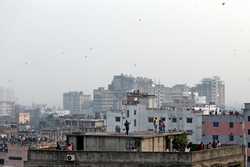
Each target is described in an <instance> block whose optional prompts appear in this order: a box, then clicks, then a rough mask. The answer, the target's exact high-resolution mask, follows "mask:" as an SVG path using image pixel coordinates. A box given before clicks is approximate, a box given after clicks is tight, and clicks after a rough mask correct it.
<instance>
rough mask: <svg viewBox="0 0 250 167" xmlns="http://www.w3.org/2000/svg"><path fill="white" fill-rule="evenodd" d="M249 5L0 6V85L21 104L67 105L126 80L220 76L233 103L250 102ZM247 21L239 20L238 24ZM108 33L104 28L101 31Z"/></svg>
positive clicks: (12, 3) (110, 0)
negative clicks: (71, 94)
mask: <svg viewBox="0 0 250 167" xmlns="http://www.w3.org/2000/svg"><path fill="white" fill-rule="evenodd" d="M249 6H250V2H248V1H237V2H236V1H230V2H229V1H228V2H226V3H225V4H224V5H222V3H221V2H220V1H207V2H199V1H189V2H187V1H184V0H180V1H161V0H158V1H157V2H145V1H142V0H137V1H127V2H118V1H114V0H108V1H105V2H99V1H95V0H91V1H90V0H87V1H83V2H79V1H73V2H69V1H66V0H60V1H59V0H55V1H53V2H51V1H46V0H45V1H44V0H37V1H32V2H31V1H25V2H24V1H17V0H15V1H7V0H3V1H1V2H0V19H1V20H2V22H1V26H0V36H1V39H0V57H1V59H2V60H4V61H1V62H0V75H1V78H0V85H1V86H7V87H11V88H14V90H15V93H16V95H17V97H18V99H19V100H18V101H19V102H20V103H25V104H31V103H32V102H38V103H47V104H50V105H60V106H62V98H61V95H62V93H63V92H65V91H69V90H82V91H83V92H85V93H87V94H92V90H93V89H95V88H97V87H102V86H106V85H107V84H108V83H110V80H111V79H112V76H113V75H115V74H120V73H127V74H132V75H134V76H145V77H148V78H152V79H153V80H156V81H158V80H161V83H163V84H165V85H166V86H172V85H174V84H178V83H187V84H188V85H193V84H195V83H198V82H199V81H200V79H202V78H204V77H211V76H214V75H218V76H220V77H221V78H222V80H224V81H225V85H226V102H227V104H229V105H242V104H243V103H244V102H248V101H250V95H249V93H248V92H250V86H249V85H250V75H249V74H248V71H250V69H249V68H250V67H249V65H248V62H249V60H250V58H249V54H250V48H249V47H248V45H247V44H248V38H249V36H250V32H249V30H248V29H249V27H250V25H249V23H248V19H249V17H250V12H249V10H248V9H249ZM239 18H240V19H239ZM100 27H101V28H100Z"/></svg>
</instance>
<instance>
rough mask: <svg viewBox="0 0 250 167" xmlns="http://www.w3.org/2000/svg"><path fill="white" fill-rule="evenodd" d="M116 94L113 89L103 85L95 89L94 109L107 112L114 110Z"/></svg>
mask: <svg viewBox="0 0 250 167" xmlns="http://www.w3.org/2000/svg"><path fill="white" fill-rule="evenodd" d="M114 99H115V97H114V94H113V92H112V91H111V90H107V89H105V88H103V87H101V88H98V89H95V90H94V99H93V110H94V112H99V113H106V112H107V111H111V110H113V105H114Z"/></svg>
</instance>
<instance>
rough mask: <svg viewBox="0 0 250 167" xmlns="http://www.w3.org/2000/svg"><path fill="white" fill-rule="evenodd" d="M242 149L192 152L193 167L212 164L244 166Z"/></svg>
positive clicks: (231, 147)
mask: <svg viewBox="0 0 250 167" xmlns="http://www.w3.org/2000/svg"><path fill="white" fill-rule="evenodd" d="M243 155H244V148H243V147H241V146H237V145H235V146H227V147H221V148H215V149H208V150H203V151H195V152H192V163H193V166H210V165H212V164H223V165H228V164H230V163H232V164H233V163H236V162H237V163H240V164H241V165H242V166H243V164H244V156H243Z"/></svg>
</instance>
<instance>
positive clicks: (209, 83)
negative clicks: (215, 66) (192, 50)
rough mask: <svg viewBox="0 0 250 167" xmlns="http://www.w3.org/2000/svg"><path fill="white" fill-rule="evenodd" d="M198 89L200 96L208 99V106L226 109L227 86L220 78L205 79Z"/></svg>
mask: <svg viewBox="0 0 250 167" xmlns="http://www.w3.org/2000/svg"><path fill="white" fill-rule="evenodd" d="M196 89H197V92H198V93H199V95H200V96H205V97H206V102H207V104H210V103H213V104H216V105H217V106H219V107H221V108H224V107H225V84H224V82H223V81H222V80H221V79H220V78H219V77H217V76H215V77H213V78H204V79H203V80H202V81H201V83H200V84H198V85H197V86H196Z"/></svg>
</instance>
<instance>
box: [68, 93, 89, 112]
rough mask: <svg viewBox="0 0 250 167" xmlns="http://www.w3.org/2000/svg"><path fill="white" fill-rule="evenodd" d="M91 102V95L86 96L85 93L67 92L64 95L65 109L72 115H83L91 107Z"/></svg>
mask: <svg viewBox="0 0 250 167" xmlns="http://www.w3.org/2000/svg"><path fill="white" fill-rule="evenodd" d="M90 102H91V96H90V95H84V94H83V92H76V91H75V92H67V93H64V94H63V108H64V110H69V111H70V112H71V114H79V113H82V112H83V110H84V109H86V108H87V107H89V105H90Z"/></svg>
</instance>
